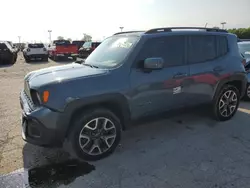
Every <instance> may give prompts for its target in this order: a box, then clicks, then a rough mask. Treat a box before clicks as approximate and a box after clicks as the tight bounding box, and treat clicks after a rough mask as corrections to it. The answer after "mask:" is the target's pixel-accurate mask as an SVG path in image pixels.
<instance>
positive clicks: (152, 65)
mask: <svg viewBox="0 0 250 188" xmlns="http://www.w3.org/2000/svg"><path fill="white" fill-rule="evenodd" d="M163 67H164V60H163V58H161V57H152V58H147V59H145V60H144V68H145V69H151V70H159V69H162V68H163Z"/></svg>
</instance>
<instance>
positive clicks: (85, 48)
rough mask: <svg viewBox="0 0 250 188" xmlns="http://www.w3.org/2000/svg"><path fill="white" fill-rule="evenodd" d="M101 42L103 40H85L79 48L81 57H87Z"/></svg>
mask: <svg viewBox="0 0 250 188" xmlns="http://www.w3.org/2000/svg"><path fill="white" fill-rule="evenodd" d="M100 44H101V42H92V41H89V42H85V43H84V44H83V45H82V47H81V48H80V49H79V52H78V53H79V57H80V58H87V57H88V56H89V55H90V54H91V53H92V52H93V51H94V50H95V49H96V48H97V47H98V46H99V45H100Z"/></svg>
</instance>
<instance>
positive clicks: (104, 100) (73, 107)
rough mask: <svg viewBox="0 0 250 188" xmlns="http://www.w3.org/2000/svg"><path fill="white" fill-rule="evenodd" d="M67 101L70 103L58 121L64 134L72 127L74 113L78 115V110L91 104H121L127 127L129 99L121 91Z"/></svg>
mask: <svg viewBox="0 0 250 188" xmlns="http://www.w3.org/2000/svg"><path fill="white" fill-rule="evenodd" d="M67 101H68V103H67V104H66V106H65V109H64V112H63V113H62V115H61V118H60V120H59V121H58V123H57V125H58V126H59V128H60V129H61V131H62V132H63V133H64V135H67V132H68V130H69V129H70V128H71V126H72V125H71V124H72V120H73V117H74V115H76V114H77V113H78V112H81V111H83V110H86V109H88V107H90V106H97V107H98V106H100V107H101V106H102V105H104V106H105V104H111V105H115V106H119V109H120V110H121V114H120V115H121V116H122V120H121V121H122V124H123V128H125V127H126V126H125V125H126V124H127V122H128V121H129V120H130V108H129V104H128V101H127V99H126V97H125V96H123V95H122V94H119V93H114V94H103V95H98V96H91V97H87V98H82V99H81V98H75V99H73V98H70V99H68V100H67Z"/></svg>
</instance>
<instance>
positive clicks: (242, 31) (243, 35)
mask: <svg viewBox="0 0 250 188" xmlns="http://www.w3.org/2000/svg"><path fill="white" fill-rule="evenodd" d="M227 31H228V32H229V33H233V34H235V35H237V36H238V38H240V39H250V27H248V28H238V29H236V28H234V29H228V30H227Z"/></svg>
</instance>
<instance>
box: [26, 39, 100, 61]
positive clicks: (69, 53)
mask: <svg viewBox="0 0 250 188" xmlns="http://www.w3.org/2000/svg"><path fill="white" fill-rule="evenodd" d="M100 43H101V42H84V41H73V42H72V43H71V42H70V41H69V40H54V41H53V42H52V43H51V44H49V45H48V46H47V48H46V47H45V46H44V44H42V43H29V44H26V46H25V47H24V49H23V55H24V58H25V60H26V61H27V62H30V61H31V60H32V59H37V58H39V59H41V60H43V61H44V60H47V59H48V57H49V58H51V59H52V60H54V61H57V60H59V59H68V58H72V59H73V60H74V61H75V60H76V59H77V57H81V58H86V57H88V56H89V55H90V54H91V53H92V52H93V51H94V50H95V48H96V47H97V46H98V45H99V44H100Z"/></svg>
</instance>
